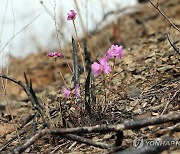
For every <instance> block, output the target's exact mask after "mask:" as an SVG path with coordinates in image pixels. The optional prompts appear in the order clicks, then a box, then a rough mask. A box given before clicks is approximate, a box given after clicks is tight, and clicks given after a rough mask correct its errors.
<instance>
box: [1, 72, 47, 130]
mask: <svg viewBox="0 0 180 154" xmlns="http://www.w3.org/2000/svg"><path fill="white" fill-rule="evenodd" d="M0 77H1V78H4V79H8V80H10V81H12V82H14V83H16V84H18V85H19V86H20V87H22V89H23V90H24V91H25V93H26V94H27V96H28V97H29V99H30V100H31V103H32V105H33V107H34V108H35V109H36V110H37V111H38V112H39V114H40V115H41V117H42V119H43V122H44V124H45V125H46V126H47V127H49V123H48V121H47V118H46V117H45V115H44V112H43V109H42V104H40V103H39V101H38V99H37V97H36V94H35V92H34V90H33V88H32V83H31V81H30V83H29V82H28V80H27V77H26V74H25V73H24V77H25V80H26V84H27V85H26V86H25V85H24V84H23V83H22V82H21V81H18V80H16V79H13V78H11V77H9V76H6V75H2V74H0Z"/></svg>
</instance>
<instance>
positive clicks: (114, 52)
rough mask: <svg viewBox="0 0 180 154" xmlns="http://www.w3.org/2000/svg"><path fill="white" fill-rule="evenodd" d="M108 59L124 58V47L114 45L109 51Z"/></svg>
mask: <svg viewBox="0 0 180 154" xmlns="http://www.w3.org/2000/svg"><path fill="white" fill-rule="evenodd" d="M107 57H108V58H109V59H112V58H114V57H118V58H120V59H122V58H123V47H122V46H118V45H112V46H111V48H110V49H109V50H108V51H107Z"/></svg>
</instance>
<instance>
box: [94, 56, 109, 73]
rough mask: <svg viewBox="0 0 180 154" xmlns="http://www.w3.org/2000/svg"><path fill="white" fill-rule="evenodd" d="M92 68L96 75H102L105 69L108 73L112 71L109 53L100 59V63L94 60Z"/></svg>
mask: <svg viewBox="0 0 180 154" xmlns="http://www.w3.org/2000/svg"><path fill="white" fill-rule="evenodd" d="M91 68H92V70H93V73H94V75H95V76H98V75H100V74H101V71H103V72H104V73H105V74H108V73H109V72H110V71H111V68H110V66H109V64H108V62H107V55H104V56H103V58H101V59H100V60H99V64H98V63H97V62H94V63H93V64H92V65H91Z"/></svg>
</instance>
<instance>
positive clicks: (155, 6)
mask: <svg viewBox="0 0 180 154" xmlns="http://www.w3.org/2000/svg"><path fill="white" fill-rule="evenodd" d="M149 2H150V3H151V4H152V6H153V7H154V8H156V9H157V10H158V12H159V13H160V14H161V15H162V16H163V17H164V18H165V19H166V20H167V21H168V22H169V23H170V24H171V25H172V26H173V27H174V28H175V29H176V30H178V31H179V32H180V29H179V28H178V27H177V26H176V25H175V24H174V23H173V22H172V21H171V20H170V19H169V18H168V17H167V16H166V15H165V14H164V13H163V12H162V11H161V10H160V8H159V5H158V1H157V4H156V5H155V4H154V3H153V2H152V1H151V0H149Z"/></svg>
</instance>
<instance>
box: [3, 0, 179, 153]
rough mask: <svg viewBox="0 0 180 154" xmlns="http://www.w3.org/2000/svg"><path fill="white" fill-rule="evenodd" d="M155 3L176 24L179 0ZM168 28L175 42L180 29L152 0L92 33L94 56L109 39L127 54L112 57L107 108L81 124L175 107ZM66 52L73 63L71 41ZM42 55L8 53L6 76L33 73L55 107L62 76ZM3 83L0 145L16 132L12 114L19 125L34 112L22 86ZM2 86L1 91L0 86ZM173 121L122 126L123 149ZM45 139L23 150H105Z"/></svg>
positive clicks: (175, 72)
mask: <svg viewBox="0 0 180 154" xmlns="http://www.w3.org/2000/svg"><path fill="white" fill-rule="evenodd" d="M159 7H160V9H161V10H162V11H163V12H164V14H166V16H167V17H168V18H169V19H170V20H171V21H172V22H173V23H174V24H175V25H176V26H177V27H180V9H179V8H180V0H173V1H166V0H162V1H160V2H159ZM115 13H118V12H115ZM166 32H168V33H169V34H170V36H171V39H172V40H173V41H174V42H175V45H176V46H177V47H179V44H180V40H179V38H180V32H179V31H177V30H176V29H175V28H173V27H172V26H171V24H170V23H169V22H168V21H167V20H166V19H165V18H164V17H163V16H162V15H161V14H160V13H159V12H158V11H157V10H156V9H155V8H154V7H153V6H152V5H151V4H150V3H145V4H140V5H138V6H136V8H134V9H133V11H132V12H130V13H127V14H126V15H124V16H122V17H120V18H118V19H117V20H116V21H115V22H113V23H112V24H109V25H108V26H106V27H104V28H103V29H101V30H100V31H94V32H92V33H91V35H90V37H89V39H88V46H89V50H90V51H91V53H93V54H92V60H94V59H95V57H96V56H97V55H98V54H100V55H101V54H102V53H105V52H106V51H107V50H108V48H109V47H110V46H111V44H113V43H118V44H123V46H124V49H125V56H124V58H123V59H122V60H119V61H116V65H115V72H114V73H115V76H114V77H113V79H112V83H111V85H107V87H108V89H109V90H108V92H107V96H108V97H107V102H108V105H107V107H106V110H105V111H106V112H104V113H103V114H99V112H100V111H97V110H98V109H96V110H95V111H94V112H96V115H98V118H96V119H95V120H92V122H87V123H86V124H83V125H86V126H87V125H96V124H117V123H121V122H123V121H124V120H127V119H134V118H139V119H143V118H147V117H151V116H159V115H164V114H167V113H170V112H175V111H177V112H179V110H180V107H179V103H180V95H179V94H180V91H179V89H180V62H179V61H180V55H179V54H178V53H177V52H175V51H174V50H173V48H172V47H171V46H170V44H169V42H168V39H167V37H166ZM82 46H83V44H82ZM64 53H66V54H65V56H66V58H67V60H68V62H69V63H70V64H71V63H72V57H71V46H70V45H67V47H66V49H64ZM46 55H47V52H44V53H38V54H31V55H28V56H27V57H26V58H24V59H15V58H13V57H12V58H11V63H10V65H9V67H8V71H9V76H11V77H13V78H15V79H18V80H21V81H23V82H24V76H23V72H26V73H27V76H28V78H31V79H32V82H33V89H34V90H35V92H36V94H37V96H38V97H39V99H40V100H41V101H43V102H48V103H47V104H45V105H47V106H49V108H51V109H54V108H56V105H54V104H56V101H57V99H58V98H59V97H61V94H60V91H61V87H62V85H63V82H62V80H61V78H60V77H59V74H58V70H57V68H56V65H55V64H54V62H53V60H52V59H50V58H49V57H47V56H46ZM58 65H59V67H60V69H61V70H62V73H63V75H64V77H65V79H66V82H68V83H69V84H71V80H72V76H71V73H70V71H69V69H68V67H67V64H66V61H65V59H64V58H62V59H60V60H58ZM5 71H6V70H4V72H5ZM81 82H82V83H83V82H84V80H83V79H82V80H81ZM98 83H100V80H99V79H96V88H97V102H96V103H97V104H98V103H100V102H101V97H102V93H101V91H100V90H101V89H102V85H101V83H100V84H98ZM0 84H1V83H0ZM82 85H83V84H82ZM1 87H2V85H1ZM6 89H7V100H8V104H9V107H8V105H7V104H5V103H6V101H5V100H4V98H5V96H3V94H2V95H1V96H0V100H1V101H0V115H1V117H0V147H1V146H3V145H4V143H5V142H6V141H8V140H10V139H11V138H12V137H13V136H14V135H15V134H16V133H15V131H14V125H13V121H12V118H11V115H12V116H13V117H14V120H15V123H17V125H18V126H20V125H21V124H22V123H23V122H24V119H26V117H28V116H29V115H33V114H34V112H35V111H34V110H33V109H32V106H31V103H30V102H29V100H28V97H27V96H26V94H25V93H24V92H23V90H22V89H21V88H20V87H18V86H17V85H15V84H14V83H11V82H9V81H8V83H7V87H6ZM1 91H2V92H3V90H1ZM9 111H10V112H9ZM52 119H53V122H56V121H58V116H56V117H55V118H52ZM171 125H172V123H168V124H162V125H160V126H149V127H145V128H142V129H140V130H139V131H138V132H137V130H127V131H125V132H124V136H125V139H124V140H123V143H122V149H126V148H128V147H130V146H132V141H133V139H134V138H136V137H140V136H141V137H143V138H146V139H153V138H156V137H159V136H161V135H164V132H163V131H162V130H164V129H165V128H166V127H168V126H171ZM71 127H74V126H73V123H71ZM28 135H29V136H31V135H30V134H28ZM28 135H27V136H28ZM27 136H26V137H27ZM173 136H174V137H175V138H176V139H178V140H179V139H180V133H179V132H178V131H177V132H174V134H173ZM22 138H23V137H22ZM24 138H25V137H24ZM24 138H23V139H24ZM92 138H93V140H96V141H104V142H105V141H106V142H110V143H111V141H113V134H106V135H98V136H93V137H92ZM23 139H22V140H23ZM48 139H49V138H48V137H45V138H43V139H41V140H39V141H38V143H37V144H36V145H34V146H33V147H31V148H28V150H29V151H28V150H27V151H26V152H29V153H36V152H37V151H38V152H39V153H46V152H47V153H49V150H50V151H53V150H55V149H56V148H57V147H59V146H61V148H57V151H56V152H54V153H65V152H74V151H76V152H77V153H97V152H98V153H103V152H106V150H102V149H98V148H94V147H92V146H87V145H85V144H75V145H74V146H72V144H73V143H74V142H73V141H69V140H65V139H60V140H59V141H58V143H57V142H55V143H51V142H49V141H47V140H48ZM17 144H18V140H15V141H14V142H12V143H11V144H10V145H9V146H7V148H6V150H7V149H10V148H12V147H13V146H14V145H17ZM177 149H178V148H177ZM177 149H174V148H172V149H170V151H171V153H173V152H174V153H178V152H180V151H177ZM1 150H2V149H1ZM43 151H44V152H43ZM170 151H166V152H165V153H168V152H170Z"/></svg>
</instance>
